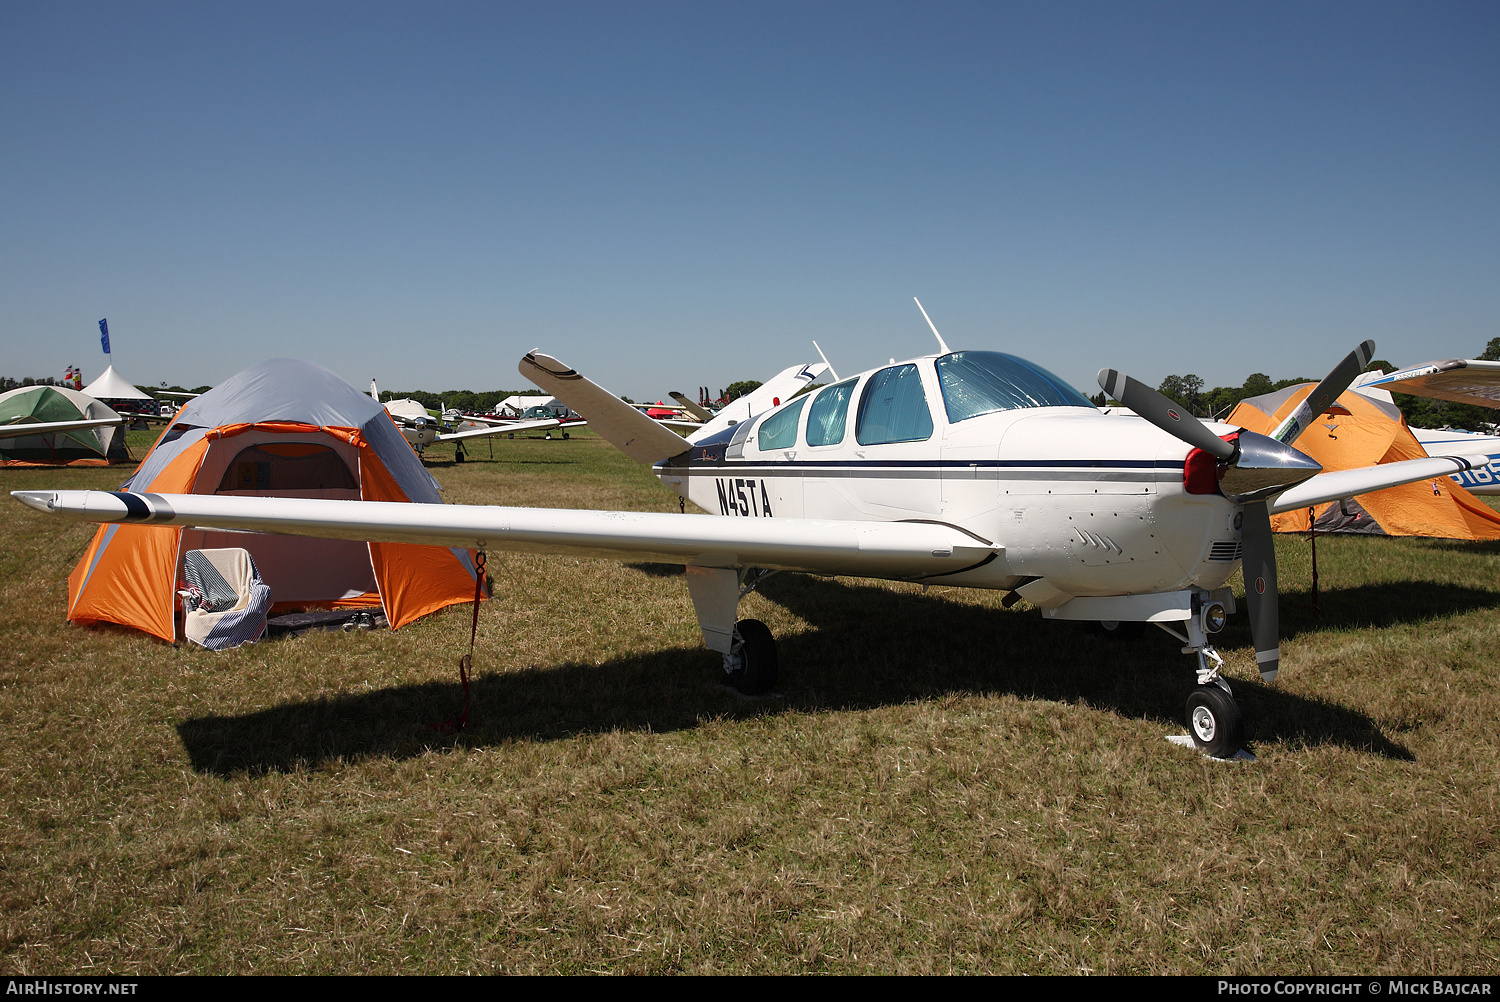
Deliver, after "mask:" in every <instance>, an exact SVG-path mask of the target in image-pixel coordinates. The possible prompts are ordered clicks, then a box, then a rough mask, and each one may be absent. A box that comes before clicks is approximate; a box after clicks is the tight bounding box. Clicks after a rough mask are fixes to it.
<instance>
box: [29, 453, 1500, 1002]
mask: <svg viewBox="0 0 1500 1002" xmlns="http://www.w3.org/2000/svg"><path fill="white" fill-rule="evenodd" d="M476 453H477V457H476V458H478V460H479V461H475V462H470V463H466V464H464V465H462V466H452V465H447V464H445V463H444V462H443V461H442V460H441V459H439V461H438V462H435V463H434V464H433V466H434V473H435V474H436V475H437V477H438V478H439V480H441V481H442V482H443V483H444V484H445V486H446V487H447V488H448V497H449V500H451V501H459V502H478V501H499V502H503V503H512V504H550V505H568V506H585V507H628V508H646V509H656V510H666V511H671V510H675V509H676V499H675V497H674V496H672V495H670V494H669V493H667V492H666V491H665V490H663V489H661V488H659V487H657V486H656V485H655V484H654V482H652V481H651V479H650V477H649V475H647V474H645V473H643V472H642V471H640V470H638V469H636V468H634V467H632V466H631V465H630V464H629V463H628V462H626V461H624V460H623V459H622V458H620V457H618V456H617V455H616V454H615V453H614V452H613V451H612V450H610V449H609V448H608V447H607V446H606V445H604V444H603V443H601V442H599V441H598V440H597V439H593V438H591V437H580V438H576V439H574V440H572V441H569V442H542V441H527V442H515V443H510V442H506V443H497V444H496V446H495V455H496V459H495V461H493V462H491V461H487V460H485V459H484V457H485V455H486V450H485V448H484V447H483V446H481V447H480V448H479V449H478V450H476ZM137 454H139V452H138V453H137ZM502 457H503V459H502ZM118 479H119V471H93V470H81V471H61V472H58V471H4V472H0V485H3V486H4V488H5V489H6V490H12V489H18V488H26V487H44V486H53V485H62V486H86V485H88V486H107V485H112V484H113V483H115V482H117V481H118ZM8 503H9V502H8ZM8 510H9V517H8V518H7V519H6V520H5V524H4V528H3V530H0V532H3V534H4V535H3V539H4V543H3V546H0V639H3V642H4V645H5V650H6V651H7V653H8V657H7V658H6V660H5V663H4V665H3V666H0V722H3V727H4V734H5V741H4V744H3V747H0V791H3V796H0V846H3V870H0V970H3V971H5V972H6V973H16V974H40V973H61V972H70V971H79V972H90V971H92V972H99V973H102V972H113V973H122V974H131V973H167V972H179V971H185V972H196V973H222V972H245V973H248V972H258V973H317V972H356V971H357V972H430V973H452V972H464V971H474V972H486V971H508V972H584V971H610V972H646V973H670V972H685V973H701V972H760V973H790V972H804V971H829V972H856V971H885V972H903V973H921V972H996V973H1009V972H1038V973H1065V972H1075V971H1086V972H1098V973H1130V972H1140V973H1146V972H1183V973H1217V972H1254V973H1278V972H1286V973H1292V972H1314V973H1332V972H1362V973H1385V972H1388V973H1408V974H1409V973H1427V972H1436V973H1483V972H1488V971H1493V970H1494V969H1495V967H1496V964H1497V957H1500V929H1497V914H1500V908H1497V901H1496V895H1497V864H1500V851H1497V850H1500V847H1497V844H1496V834H1495V833H1496V827H1497V825H1496V818H1497V810H1496V808H1497V805H1496V792H1495V791H1496V761H1497V755H1496V752H1497V748H1496V745H1497V737H1500V734H1497V726H1496V723H1495V721H1496V720H1497V718H1500V693H1497V688H1496V683H1495V680H1494V674H1493V671H1492V669H1493V666H1494V665H1495V664H1496V663H1497V661H1500V630H1497V627H1496V625H1495V610H1496V608H1497V606H1500V580H1497V575H1496V571H1495V557H1496V553H1497V552H1500V550H1497V548H1496V547H1494V546H1486V545H1480V546H1474V545H1462V544H1448V543H1438V542H1423V541H1413V540H1396V541H1392V540H1367V539H1327V540H1320V541H1319V548H1318V550H1319V552H1318V556H1319V571H1320V574H1321V596H1320V605H1321V612H1320V614H1318V615H1314V614H1313V613H1312V612H1311V610H1310V609H1309V608H1308V606H1309V604H1310V603H1309V594H1308V593H1309V588H1310V567H1309V561H1308V553H1307V544H1306V543H1305V541H1302V540H1297V539H1283V540H1281V541H1280V543H1279V549H1280V552H1281V570H1282V578H1283V585H1284V589H1285V593H1284V595H1283V601H1282V608H1283V620H1284V626H1285V632H1286V636H1287V639H1286V641H1285V643H1284V645H1283V653H1284V661H1283V667H1284V671H1283V674H1282V677H1281V680H1280V681H1278V682H1277V684H1275V685H1274V686H1266V685H1263V684H1261V683H1260V682H1259V681H1258V678H1257V677H1256V676H1255V673H1254V671H1253V668H1252V661H1251V654H1250V651H1249V649H1248V636H1247V635H1246V632H1245V627H1244V617H1243V616H1241V617H1238V618H1237V621H1236V623H1235V625H1234V627H1232V630H1231V633H1230V634H1229V635H1228V637H1229V639H1228V642H1227V643H1226V645H1225V646H1226V647H1227V648H1228V651H1227V653H1228V655H1229V657H1230V661H1231V673H1232V675H1233V680H1234V685H1235V689H1236V692H1237V694H1238V695H1239V697H1240V700H1241V703H1242V705H1243V706H1244V708H1245V710H1246V713H1247V715H1248V717H1249V731H1250V738H1251V741H1252V744H1253V747H1254V750H1255V752H1256V753H1257V754H1258V755H1259V756H1260V760H1259V761H1258V762H1256V763H1254V764H1223V763H1214V762H1210V761H1207V760H1204V759H1202V758H1200V757H1198V756H1196V755H1193V754H1190V753H1187V752H1184V751H1182V750H1180V749H1178V748H1175V747H1173V746H1171V745H1169V744H1168V743H1167V742H1165V741H1164V740H1163V739H1162V736H1163V734H1164V733H1167V732H1180V725H1179V718H1180V715H1181V709H1182V700H1183V698H1184V697H1185V695H1186V692H1187V690H1188V686H1189V684H1190V675H1189V672H1188V664H1187V659H1186V658H1184V657H1182V656H1181V655H1179V654H1177V652H1176V645H1175V644H1174V643H1173V642H1172V641H1171V640H1170V639H1168V638H1167V637H1166V636H1165V635H1158V636H1148V637H1146V638H1145V639H1143V640H1141V641H1139V642H1136V643H1134V644H1115V643H1110V642H1107V641H1105V640H1103V639H1101V638H1095V637H1094V636H1093V635H1091V634H1090V633H1088V632H1087V631H1085V630H1083V629H1081V628H1075V627H1074V626H1072V625H1069V624H1056V623H1044V622H1042V621H1041V620H1040V618H1039V617H1038V616H1037V615H1036V613H1035V612H1027V611H1024V610H1022V609H1016V610H1010V611H1005V610H1001V609H1000V608H999V606H998V601H997V599H998V596H995V595H990V594H982V593H971V592H965V591H962V590H958V589H933V590H931V591H929V592H927V593H925V594H924V593H923V592H922V591H921V590H920V589H918V588H913V587H909V586H904V585H890V584H881V583H871V582H862V581H853V580H844V579H840V580H837V581H829V580H819V579H813V578H805V577H798V576H790V575H788V576H783V577H778V578H774V579H772V580H771V581H770V582H768V583H767V584H766V586H765V587H764V593H763V594H760V593H758V594H755V595H752V596H751V597H750V598H749V599H747V600H746V604H747V609H746V612H747V614H749V615H753V616H755V617H757V618H760V619H763V620H765V621H766V622H767V623H768V624H769V625H770V626H771V627H772V629H773V630H774V631H775V632H776V633H777V635H778V636H779V637H780V638H781V639H782V646H781V654H782V663H783V666H784V684H783V686H782V690H783V696H782V697H781V698H776V699H769V700H763V701H753V702H746V701H742V700H740V699H738V698H736V697H735V696H733V695H731V694H730V693H728V692H726V691H725V690H723V689H722V688H720V687H719V686H718V685H717V684H716V682H715V679H714V661H715V659H714V658H713V657H712V656H711V655H708V654H707V653H706V652H704V650H703V649H702V645H701V642H700V640H699V638H698V635H697V629H696V626H695V625H694V620H693V616H692V608H691V603H690V602H689V600H688V597H687V591H686V588H685V587H684V585H683V584H682V581H681V579H680V576H679V575H678V574H677V573H674V571H673V570H672V569H670V568H662V567H652V566H644V567H628V566H620V565H616V564H609V563H596V562H590V561H571V560H568V561H549V560H543V559H540V558H533V557H500V556H496V557H493V558H491V562H490V566H491V569H492V571H493V573H494V576H495V578H496V586H497V600H496V601H494V602H491V603H488V604H487V605H486V606H485V608H484V610H483V613H482V615H481V622H480V649H479V652H478V656H477V657H476V664H477V666H478V668H479V670H480V677H479V679H478V681H477V683H476V685H475V687H474V708H473V711H472V713H473V720H474V723H473V724H472V726H471V728H470V729H469V731H467V732H466V733H464V734H462V735H460V736H458V737H443V736H441V735H440V734H438V733H437V732H436V731H434V730H433V729H431V728H430V726H429V723H430V722H434V721H439V720H442V719H445V718H446V717H448V716H449V715H451V714H452V713H453V712H454V710H455V709H456V708H457V707H458V706H459V705H460V702H461V698H462V697H461V691H460V689H459V687H458V684H457V680H456V673H455V670H454V662H455V660H456V658H457V656H458V655H459V654H460V653H462V651H463V649H464V648H465V646H466V644H467V642H468V613H467V611H465V610H450V611H449V612H448V613H446V614H443V615H438V616H433V617H430V618H428V619H426V620H424V621H422V622H420V623H418V624H414V625H413V626H411V627H409V628H407V629H405V630H402V631H399V632H396V633H391V632H386V631H381V632H377V633H374V634H319V635H313V636H307V637H303V638H300V639H289V640H281V641H275V642H268V643H262V644H259V645H255V646H253V647H249V648H245V649H241V650H239V651H234V652H231V653H228V654H224V655H213V654H209V653H207V652H204V651H201V650H197V649H190V648H188V647H183V648H180V649H179V648H173V647H171V646H168V645H165V644H161V643H159V642H156V641H154V640H152V639H149V638H147V637H145V636H142V635H139V634H135V633H131V632H129V631H124V630H113V629H80V628H76V627H72V626H68V625H67V624H65V623H64V622H62V619H61V616H62V609H63V595H64V593H65V579H66V576H67V573H68V571H69V570H70V569H71V568H72V565H73V563H74V562H75V561H76V560H77V558H78V555H79V553H80V552H81V551H82V548H83V546H84V544H85V542H86V540H87V538H88V536H89V530H88V529H87V528H84V527H76V526H74V527H64V526H61V525H59V524H57V523H54V522H51V521H49V520H47V519H45V518H43V517H42V516H40V515H35V514H33V513H31V512H29V511H25V510H22V509H21V508H20V507H19V506H15V505H13V504H12V507H11V508H10V509H8Z"/></svg>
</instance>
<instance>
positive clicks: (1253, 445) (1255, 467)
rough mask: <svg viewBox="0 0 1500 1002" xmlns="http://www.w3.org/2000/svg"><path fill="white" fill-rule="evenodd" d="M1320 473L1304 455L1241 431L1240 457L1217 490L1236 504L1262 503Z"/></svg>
mask: <svg viewBox="0 0 1500 1002" xmlns="http://www.w3.org/2000/svg"><path fill="white" fill-rule="evenodd" d="M1322 472H1323V467H1322V466H1321V465H1319V463H1318V461H1317V460H1315V459H1313V458H1312V457H1311V456H1309V455H1308V454H1307V453H1305V452H1301V451H1299V450H1297V449H1294V448H1292V447H1291V446H1290V445H1283V444H1282V443H1280V442H1278V441H1276V440H1275V439H1274V438H1270V437H1268V436H1265V435H1260V434H1257V433H1256V432H1253V431H1242V432H1240V437H1239V454H1238V456H1237V457H1236V458H1235V462H1234V465H1233V466H1231V467H1230V468H1229V469H1228V470H1227V471H1226V472H1225V474H1224V479H1223V480H1222V481H1221V482H1220V485H1219V486H1220V488H1221V489H1222V490H1223V491H1224V495H1225V497H1227V498H1229V500H1231V501H1233V502H1235V503H1236V504H1245V503H1246V502H1249V501H1263V500H1265V499H1266V498H1269V497H1273V496H1275V495H1277V494H1280V493H1281V492H1282V491H1284V490H1286V489H1287V488H1289V487H1295V486H1297V485H1298V484H1300V483H1302V482H1303V481H1304V480H1308V479H1311V478H1312V477H1315V476H1317V475H1318V474H1319V473H1322Z"/></svg>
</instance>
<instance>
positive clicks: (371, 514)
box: [11, 433, 1003, 578]
mask: <svg viewBox="0 0 1500 1002" xmlns="http://www.w3.org/2000/svg"><path fill="white" fill-rule="evenodd" d="M669 434H670V433H669ZM679 441H680V439H679ZM11 493H12V494H13V496H14V497H15V498H16V499H17V500H19V501H20V502H21V503H23V504H25V505H27V506H29V507H31V508H35V509H36V510H38V511H43V512H49V513H51V514H54V515H61V516H65V517H68V518H73V519H78V520H82V521H88V522H129V523H136V524H141V525H153V526H156V525H160V526H172V525H177V526H203V527H208V528H217V529H238V530H242V531H254V532H273V533H280V534H284V535H295V536H317V537H320V538H332V539H356V540H367V541H372V542H394V543H418V544H424V545H437V546H461V547H475V548H481V549H485V550H489V551H505V552H515V553H543V554H555V555H567V556H575V557H609V558H615V559H625V560H654V561H661V562H665V563H677V564H692V565H695V566H700V567H723V568H732V567H760V568H765V569H768V570H789V571H809V572H812V573H816V574H849V575H856V576H866V577H883V578H892V577H895V578H922V577H926V576H931V575H936V574H951V573H953V572H955V571H959V570H964V569H966V568H968V567H972V566H975V565H977V564H981V563H984V562H986V561H988V560H990V559H992V558H993V557H994V556H995V555H996V554H997V553H999V552H1001V550H1002V549H1003V548H1002V547H1000V546H998V545H994V544H991V543H988V542H985V541H984V540H981V539H979V538H978V537H977V536H973V535H970V534H969V533H966V532H963V531H961V530H959V529H956V528H953V527H951V526H946V525H938V524H933V523H927V522H855V521H840V520H833V519H774V518H730V517H727V516H723V515H673V514H667V513H661V512H636V511H577V510H572V509H566V508H561V509H559V508H502V507H494V506H479V505H440V504H401V503H396V502H388V501H328V500H321V499H306V498H260V497H233V496H215V495H201V494H135V493H125V492H116V491H78V490H72V491H12V492H11Z"/></svg>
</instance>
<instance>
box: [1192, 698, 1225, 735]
mask: <svg viewBox="0 0 1500 1002" xmlns="http://www.w3.org/2000/svg"><path fill="white" fill-rule="evenodd" d="M1218 729H1219V727H1218V722H1217V721H1216V720H1214V715H1213V714H1212V713H1210V712H1209V709H1208V707H1206V706H1195V707H1194V708H1193V733H1194V734H1195V735H1197V737H1198V740H1199V741H1202V742H1203V743H1204V744H1208V743H1210V742H1211V741H1213V739H1214V734H1215V733H1217V732H1218Z"/></svg>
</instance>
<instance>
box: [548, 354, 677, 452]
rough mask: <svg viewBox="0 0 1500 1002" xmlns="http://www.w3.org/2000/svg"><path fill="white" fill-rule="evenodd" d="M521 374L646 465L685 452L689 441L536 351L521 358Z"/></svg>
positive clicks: (597, 385)
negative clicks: (580, 415)
mask: <svg viewBox="0 0 1500 1002" xmlns="http://www.w3.org/2000/svg"><path fill="white" fill-rule="evenodd" d="M520 369H521V375H523V376H525V377H526V378H527V379H529V380H531V381H532V382H533V383H535V384H536V385H538V386H540V387H541V388H542V389H544V390H546V391H547V392H548V393H550V394H552V395H553V396H555V397H556V398H557V399H559V400H561V401H562V402H563V403H565V404H567V405H568V406H569V407H570V408H572V409H573V410H575V411H577V412H578V413H579V414H582V415H583V416H584V417H585V418H587V419H588V422H589V427H590V428H592V429H593V430H594V431H596V432H598V433H599V434H600V435H603V436H604V437H605V439H607V440H608V441H609V442H610V443H611V444H612V445H614V447H615V448H617V449H619V450H620V451H621V452H623V453H625V455H627V456H629V457H630V458H631V459H633V460H635V461H636V462H637V463H644V464H645V465H647V466H654V465H656V464H657V463H659V462H661V461H662V460H663V459H671V458H672V457H673V456H676V455H679V454H681V453H683V452H686V451H687V450H688V448H689V447H690V444H691V443H689V442H688V441H687V439H685V438H683V437H682V436H681V435H678V434H677V433H676V432H673V431H671V430H669V429H667V428H664V427H662V426H661V425H660V424H658V423H656V422H655V421H653V420H652V419H651V418H649V417H647V416H646V415H645V414H642V413H641V412H640V411H638V410H636V409H635V408H634V407H632V406H630V405H629V404H627V403H626V402H625V401H623V400H621V399H620V398H619V397H617V396H615V395H614V394H613V393H611V392H609V391H608V390H606V389H605V388H604V387H602V386H600V385H599V384H597V383H595V382H592V381H591V380H588V379H585V378H584V377H583V376H580V375H579V374H578V373H577V372H575V371H573V370H572V369H570V368H568V367H567V366H566V365H564V364H563V363H562V362H559V361H558V360H557V359H555V358H553V357H551V356H550V355H543V354H542V353H541V352H540V351H533V352H530V353H529V354H527V356H526V357H525V358H523V359H521V365H520Z"/></svg>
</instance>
